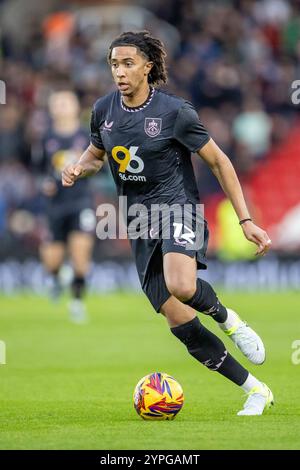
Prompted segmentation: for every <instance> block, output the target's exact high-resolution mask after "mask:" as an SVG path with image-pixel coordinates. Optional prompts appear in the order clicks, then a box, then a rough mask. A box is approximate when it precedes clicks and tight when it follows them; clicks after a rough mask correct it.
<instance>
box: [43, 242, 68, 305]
mask: <svg viewBox="0 0 300 470" xmlns="http://www.w3.org/2000/svg"><path fill="white" fill-rule="evenodd" d="M64 256H65V244H64V242H63V241H53V242H46V243H43V244H42V245H41V247H40V257H41V260H42V263H43V265H44V267H45V269H46V270H47V272H48V273H49V274H50V275H51V276H52V279H53V285H52V288H51V292H50V294H51V297H52V299H53V300H57V298H58V297H59V295H60V293H61V285H60V282H59V278H58V274H59V270H60V267H61V266H62V264H63V261H64Z"/></svg>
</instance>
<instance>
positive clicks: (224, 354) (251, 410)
mask: <svg viewBox="0 0 300 470" xmlns="http://www.w3.org/2000/svg"><path fill="white" fill-rule="evenodd" d="M160 312H161V313H162V314H163V315H164V316H165V317H166V319H167V321H168V323H169V326H170V329H171V332H172V333H173V334H174V335H175V336H176V337H177V338H178V339H179V340H180V341H181V342H182V343H183V344H184V345H185V346H186V348H187V350H188V352H189V353H190V354H191V355H192V356H193V357H194V358H195V359H196V360H198V361H199V362H200V363H201V364H203V365H205V366H206V367H207V368H208V369H210V370H212V371H216V372H218V373H220V374H222V375H223V376H224V377H227V378H228V379H229V380H231V381H232V382H233V383H235V384H236V385H238V386H240V387H241V388H242V389H243V390H244V391H245V392H246V393H247V394H248V395H249V397H248V399H247V401H246V403H245V405H244V409H243V410H241V411H240V412H239V413H238V414H239V415H260V414H262V413H263V411H264V410H265V409H267V408H269V407H270V406H271V404H273V395H272V392H271V390H270V389H269V388H268V387H267V386H266V385H265V384H263V383H262V382H260V381H259V380H258V379H256V378H255V377H254V376H252V375H251V374H250V373H249V372H248V371H247V370H246V369H245V368H244V367H243V366H242V365H241V364H239V362H237V361H236V360H235V359H234V357H233V356H231V354H230V353H229V352H228V351H227V350H226V348H225V346H224V344H223V342H222V341H221V340H220V339H219V338H218V337H217V336H216V335H214V334H213V333H212V332H211V331H209V330H208V329H207V328H205V327H204V326H203V325H202V324H201V323H200V321H199V318H198V317H197V316H196V311H195V310H194V309H193V308H191V307H189V306H188V305H184V304H183V303H182V302H181V301H179V300H178V299H177V298H176V297H174V296H171V297H170V298H169V299H168V300H167V301H166V302H164V304H163V305H162V306H161V307H160Z"/></svg>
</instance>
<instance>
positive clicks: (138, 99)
mask: <svg viewBox="0 0 300 470" xmlns="http://www.w3.org/2000/svg"><path fill="white" fill-rule="evenodd" d="M150 91H151V88H150V86H149V84H148V83H146V84H145V86H143V87H141V88H140V89H139V90H138V91H137V92H136V93H135V94H134V95H130V96H123V97H122V101H123V103H124V104H125V106H128V107H129V108H136V107H138V106H141V105H142V104H144V103H145V101H147V99H148V96H149V94H150Z"/></svg>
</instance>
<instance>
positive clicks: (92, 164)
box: [62, 143, 105, 187]
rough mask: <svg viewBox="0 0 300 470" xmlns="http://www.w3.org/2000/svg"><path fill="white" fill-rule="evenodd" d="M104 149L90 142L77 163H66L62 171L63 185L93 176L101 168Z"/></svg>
mask: <svg viewBox="0 0 300 470" xmlns="http://www.w3.org/2000/svg"><path fill="white" fill-rule="evenodd" d="M104 156H105V150H104V149H99V148H97V147H95V145H93V144H92V143H90V145H89V146H88V148H87V149H86V150H85V151H84V152H83V154H82V155H81V157H80V159H79V160H78V162H77V163H75V164H73V165H68V166H66V168H64V170H63V172H62V184H63V186H66V187H70V186H73V184H74V183H75V181H77V180H78V179H79V178H85V177H86V176H93V175H95V174H96V173H98V171H99V170H101V168H102V166H103V163H104Z"/></svg>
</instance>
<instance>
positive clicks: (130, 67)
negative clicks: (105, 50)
mask: <svg viewBox="0 0 300 470" xmlns="http://www.w3.org/2000/svg"><path fill="white" fill-rule="evenodd" d="M110 63H111V70H112V75H113V78H114V81H115V83H116V85H117V87H118V88H119V90H120V92H121V94H122V95H123V96H133V95H134V94H135V93H136V92H137V91H139V90H140V89H141V87H143V86H145V85H147V83H148V74H149V72H150V70H151V67H152V62H149V61H147V59H146V58H145V57H144V56H143V55H142V54H141V53H140V52H139V50H138V49H137V48H136V47H134V46H119V47H114V48H113V50H112V53H111V60H110Z"/></svg>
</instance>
